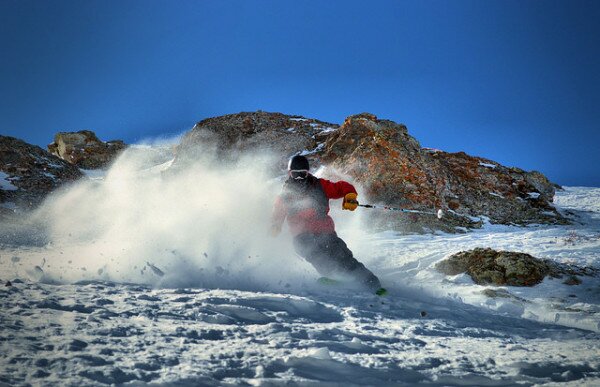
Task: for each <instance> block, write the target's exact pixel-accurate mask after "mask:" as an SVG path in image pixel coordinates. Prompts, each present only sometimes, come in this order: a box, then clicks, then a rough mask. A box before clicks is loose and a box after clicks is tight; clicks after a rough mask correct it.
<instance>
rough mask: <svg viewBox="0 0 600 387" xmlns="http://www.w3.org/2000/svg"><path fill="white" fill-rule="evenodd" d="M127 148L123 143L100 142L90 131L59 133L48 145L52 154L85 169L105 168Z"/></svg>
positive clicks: (114, 141) (117, 141)
mask: <svg viewBox="0 0 600 387" xmlns="http://www.w3.org/2000/svg"><path fill="white" fill-rule="evenodd" d="M125 148H126V145H125V144H124V143H123V141H121V140H113V141H108V142H104V141H100V140H99V139H98V137H96V134H95V133H94V132H92V131H89V130H81V131H79V132H61V133H58V134H56V135H55V136H54V142H53V143H52V144H50V145H48V151H49V152H50V153H52V154H53V155H55V156H57V157H60V158H61V159H63V160H65V161H67V162H69V163H71V164H74V165H76V166H78V167H79V168H83V169H98V168H103V167H105V166H107V165H108V164H109V163H110V162H111V161H112V160H114V159H115V157H116V156H117V155H118V154H119V153H120V152H121V151H122V150H123V149H125Z"/></svg>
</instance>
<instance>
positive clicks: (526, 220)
mask: <svg viewBox="0 0 600 387" xmlns="http://www.w3.org/2000/svg"><path fill="white" fill-rule="evenodd" d="M322 160H323V161H324V162H325V163H327V164H329V165H331V166H333V167H335V168H336V169H337V170H339V171H341V172H343V173H344V174H347V175H350V176H352V177H353V178H354V179H355V180H356V181H357V182H359V183H361V185H362V186H363V187H364V188H366V189H367V193H368V196H369V199H370V200H373V201H375V202H381V203H388V204H390V205H403V206H406V207H410V208H418V209H432V208H442V209H449V210H452V211H453V212H454V213H456V214H460V215H464V216H470V217H477V216H482V215H483V216H486V217H488V218H489V219H490V221H491V222H492V223H502V224H520V225H523V224H531V223H566V220H565V219H564V218H563V217H562V216H561V215H560V214H559V213H558V212H557V211H556V210H555V208H554V207H553V206H552V205H551V204H550V203H551V201H552V199H553V196H554V186H553V185H552V184H551V183H550V182H549V181H548V179H546V178H545V176H543V175H542V174H541V173H539V172H525V171H523V170H520V169H518V168H507V167H504V166H502V165H500V164H498V163H496V162H494V161H491V160H488V159H484V158H480V157H473V156H469V155H467V154H465V153H463V152H459V153H447V152H443V151H440V150H435V149H427V148H422V147H421V146H420V144H419V143H418V141H417V140H416V139H414V138H413V137H412V136H410V135H409V134H408V131H407V129H406V126H404V125H401V124H397V123H395V122H392V121H388V120H379V119H377V117H375V116H373V115H371V114H368V113H367V114H359V115H356V116H351V117H348V118H347V119H346V121H345V122H344V124H343V125H342V126H341V127H340V128H339V130H337V131H335V132H334V133H332V134H331V135H330V136H329V138H328V139H327V141H326V143H325V145H324V149H323V155H322Z"/></svg>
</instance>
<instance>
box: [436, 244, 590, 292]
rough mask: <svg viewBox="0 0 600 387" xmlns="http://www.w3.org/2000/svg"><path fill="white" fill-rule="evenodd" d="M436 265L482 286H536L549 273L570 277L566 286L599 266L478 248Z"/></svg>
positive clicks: (557, 276)
mask: <svg viewBox="0 0 600 387" xmlns="http://www.w3.org/2000/svg"><path fill="white" fill-rule="evenodd" d="M435 268H436V269H437V270H438V271H440V272H442V273H444V274H446V275H458V274H461V273H467V274H468V275H469V276H470V277H471V278H472V279H473V281H474V282H475V283H476V284H479V285H496V286H501V285H506V286H534V285H537V284H539V283H540V282H542V281H543V280H544V278H545V277H546V276H551V277H553V278H563V277H565V276H566V277H567V279H566V280H565V281H564V283H565V284H567V285H579V284H580V283H581V280H580V279H579V278H578V277H577V276H597V275H598V274H599V271H600V270H598V269H594V268H585V267H579V266H576V265H566V264H560V263H557V262H554V261H551V260H545V259H539V258H535V257H533V256H531V255H529V254H526V253H519V252H512V251H496V250H493V249H489V248H476V249H473V250H470V251H462V252H460V253H456V254H453V255H451V256H450V257H448V258H447V259H445V260H443V261H440V262H438V263H437V264H436V266H435Z"/></svg>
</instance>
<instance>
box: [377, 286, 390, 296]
mask: <svg viewBox="0 0 600 387" xmlns="http://www.w3.org/2000/svg"><path fill="white" fill-rule="evenodd" d="M375 294H377V295H378V296H385V295H387V294H388V291H387V289H386V288H379V289H377V290H376V291H375Z"/></svg>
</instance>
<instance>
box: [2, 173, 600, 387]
mask: <svg viewBox="0 0 600 387" xmlns="http://www.w3.org/2000/svg"><path fill="white" fill-rule="evenodd" d="M117 164H118V163H117ZM163 169H164V168H163V167H157V168H155V172H157V173H159V172H160V171H161V170H163ZM144 170H145V171H149V173H151V172H153V170H152V169H148V168H147V167H145V168H144ZM127 171H128V170H127V168H121V169H119V168H118V166H117V167H114V168H113V170H111V171H109V173H108V175H107V176H106V178H105V180H98V179H96V180H94V181H93V182H91V183H89V184H87V183H86V184H87V185H82V187H80V189H81V190H83V191H82V192H83V193H85V195H83V194H81V192H80V193H78V192H77V191H76V190H75V192H70V193H66V194H65V195H67V196H66V198H67V199H68V200H67V201H66V202H62V201H60V200H58V201H57V202H55V203H53V204H52V203H51V204H49V206H54V207H55V208H60V209H61V210H62V211H64V212H62V213H60V215H61V216H63V217H64V219H58V218H57V217H55V220H56V222H57V223H59V224H66V225H69V227H68V228H67V230H71V231H72V234H73V235H71V233H68V234H65V235H63V234H64V233H60V234H52V235H51V236H49V237H48V240H47V241H46V242H47V243H35V244H32V243H27V240H26V239H24V240H22V241H21V240H19V241H17V240H14V241H13V242H14V243H4V244H2V245H0V280H2V281H3V282H6V281H8V280H10V281H11V285H12V286H2V287H0V326H1V327H2V328H1V329H0V384H3V383H4V384H6V385H27V384H35V385H61V386H63V385H73V386H80V385H104V384H132V385H145V384H161V385H162V384H166V385H224V384H235V385H240V384H247V385H274V384H275V385H279V384H285V383H290V384H292V385H308V384H316V383H319V384H325V385H345V386H346V385H377V386H382V385H383V386H385V385H394V386H397V385H415V384H425V385H434V386H435V385H438V386H442V385H444V386H445V385H477V386H493V385H503V386H504V385H517V384H518V385H553V384H556V385H558V384H560V385H589V386H594V385H599V384H600V356H599V355H600V334H599V333H598V331H599V330H600V327H599V322H600V318H599V313H598V312H599V308H600V307H599V304H600V282H599V279H597V278H585V279H583V283H582V284H581V285H578V286H567V285H565V284H563V283H562V280H558V279H554V280H550V279H547V280H546V281H544V282H543V283H542V284H540V285H539V286H536V287H534V288H527V289H525V288H494V289H493V290H496V291H502V292H504V295H505V297H504V298H488V297H486V296H484V295H483V294H482V291H484V290H485V289H487V288H488V287H483V286H479V285H475V284H473V283H472V281H471V280H470V279H469V278H468V277H465V276H456V277H445V276H443V275H442V274H440V273H437V272H436V271H435V270H434V269H433V266H434V265H435V263H436V262H438V261H439V260H441V259H444V258H445V257H446V256H448V255H449V254H452V253H454V252H457V251H461V250H467V249H471V248H474V247H492V248H497V249H507V250H517V251H524V252H527V253H530V254H532V255H534V256H537V257H543V258H550V259H554V260H557V261H560V262H573V263H577V264H579V265H591V266H594V267H600V189H598V188H582V187H569V188H566V189H565V191H561V192H559V193H558V194H557V198H556V203H557V205H558V206H560V208H561V210H562V211H565V212H566V211H570V212H571V213H573V214H575V215H577V216H578V218H577V219H579V223H576V224H574V225H572V226H566V227H565V226H563V227H555V226H532V227H526V228H518V227H506V226H495V225H486V226H485V228H484V229H482V230H477V231H475V232H471V233H467V234H458V235H449V234H436V235H412V236H401V235H398V234H395V233H392V232H385V233H380V234H375V235H368V234H365V233H363V232H362V231H361V230H360V227H357V226H359V225H360V212H359V211H356V213H355V214H353V217H352V218H350V217H349V215H348V213H347V212H346V213H341V211H340V212H338V211H333V216H334V218H335V219H336V221H337V223H338V226H339V234H340V235H341V236H342V238H344V239H345V240H346V241H347V242H348V245H349V246H350V248H351V249H352V250H353V251H354V252H355V255H356V256H357V257H359V259H360V260H361V261H363V262H364V263H365V264H366V265H367V266H368V267H369V268H371V269H372V270H373V271H374V272H375V273H377V274H378V275H380V276H381V278H382V281H383V282H384V284H385V285H386V286H387V287H388V288H389V290H390V295H389V296H388V297H384V298H380V297H377V296H374V295H370V294H366V293H364V292H361V291H360V290H357V289H353V288H351V287H343V286H323V285H319V284H317V283H316V282H315V279H316V278H317V275H316V273H315V272H314V271H313V270H312V268H311V267H310V266H309V265H308V264H306V263H305V262H303V261H301V260H300V259H299V258H297V257H295V256H294V255H293V253H291V252H290V245H289V239H287V238H286V237H285V235H284V236H283V237H281V238H279V239H276V240H272V239H268V238H266V237H260V236H259V235H261V234H260V233H254V231H255V230H252V228H250V229H249V231H248V232H249V233H250V234H249V237H248V238H247V239H246V238H244V237H243V236H240V235H239V233H240V232H243V230H246V229H248V227H247V226H244V227H246V228H238V227H237V226H236V223H235V222H233V223H229V218H228V213H227V212H226V211H227V210H226V209H227V208H229V207H233V208H234V215H235V216H234V217H233V218H232V219H233V220H234V221H235V220H237V221H239V222H243V223H244V224H245V225H247V224H248V222H249V221H250V220H255V222H256V223H257V224H258V225H260V227H262V226H263V225H262V224H261V223H260V222H261V219H260V218H259V217H257V213H256V212H253V211H250V210H249V209H247V208H246V207H245V206H238V203H237V201H236V200H235V199H236V197H233V198H228V197H227V196H226V193H223V195H225V197H223V198H221V201H222V203H227V206H220V205H215V206H214V209H211V208H213V207H209V206H206V207H203V208H204V210H203V211H204V212H199V213H195V212H194V209H193V207H192V206H191V205H192V204H194V203H202V200H204V199H203V196H202V195H203V194H204V192H205V191H207V190H209V187H210V186H211V185H210V184H208V185H203V186H202V189H198V190H196V189H195V188H194V187H195V186H194V185H193V184H191V183H190V182H191V181H197V180H199V178H198V176H199V175H201V179H200V180H201V181H202V182H204V183H206V182H209V183H210V182H211V181H212V180H211V178H212V176H211V175H209V174H206V172H204V170H198V169H194V171H193V172H194V173H193V175H192V177H193V179H191V180H190V179H187V178H181V179H180V180H174V181H173V184H180V185H181V186H185V187H186V189H187V190H188V191H187V192H190V196H192V197H194V198H195V199H194V200H197V201H196V202H186V200H187V199H186V197H181V196H177V195H176V194H175V193H172V192H171V191H170V190H168V189H166V188H164V187H161V188H162V189H161V192H160V194H161V197H166V198H167V199H165V200H168V211H167V212H162V211H163V210H162V209H161V208H159V207H161V206H160V203H159V202H157V201H155V200H153V197H152V192H153V191H156V190H157V189H158V187H160V186H158V185H154V184H155V181H154V180H153V179H155V177H148V176H146V177H144V178H143V179H149V180H143V181H140V180H139V179H138V178H136V177H135V176H137V174H129V173H127ZM203 173H204V175H202V174H203ZM247 175H248V173H243V174H236V175H235V176H233V178H234V180H235V181H236V182H238V183H240V179H241V186H248V185H249V184H250V183H249V182H248V183H246V181H245V180H243V179H244V178H245V176H247ZM228 178H229V176H228V175H227V174H226V173H225V172H222V173H220V174H219V179H220V181H228ZM190 184H191V185H190ZM136 190H140V191H141V192H145V193H147V195H146V196H148V197H146V198H142V196H140V195H137V196H136V195H135V193H136V192H137V191H136ZM93 193H96V194H93ZM117 193H118V195H119V196H111V195H116V194H117ZM69 195H70V196H69ZM86 195H88V196H89V195H91V196H90V199H89V200H90V201H89V202H85V200H86V199H85V198H86V197H87V196H86ZM128 195H131V196H132V200H131V201H128V202H126V203H127V206H126V208H128V209H129V212H127V213H124V214H121V213H120V212H115V213H112V212H111V213H110V215H111V216H110V217H108V218H107V219H105V218H104V217H103V216H102V214H103V213H105V212H106V211H107V208H108V209H111V210H112V209H114V208H117V209H122V208H124V207H123V206H122V205H121V204H120V203H118V202H119V201H120V200H125V199H123V198H124V197H127V196H128ZM245 195H249V196H250V198H252V195H253V192H252V191H247V192H245ZM105 196H108V200H106V203H104V202H103V198H104V197H105ZM214 196H215V192H214V191H210V192H209V193H208V196H207V197H208V198H214ZM74 198H77V199H78V200H80V201H84V202H85V203H84V205H83V206H82V207H81V208H80V207H75V208H71V207H69V208H67V209H68V210H69V211H66V210H65V206H66V205H67V204H68V205H70V206H76V205H77V204H76V203H75V201H74V200H73V199H74ZM230 199H231V200H230ZM140 201H144V202H145V203H146V205H144V206H142V207H138V205H139V204H140ZM115 202H117V203H115ZM116 204H119V205H118V206H117V207H113V206H115V205H116ZM178 204H181V205H184V204H185V208H184V209H185V211H183V210H182V211H179V210H181V208H179V207H178V206H177V205H178ZM93 206H97V207H98V208H97V209H98V211H92V209H90V207H93ZM107 206H108V207H107ZM200 206H201V205H200ZM84 210H85V211H84ZM260 210H261V211H263V210H264V208H260ZM86 211H89V213H88V212H86ZM211 211H216V213H217V214H219V216H220V217H219V219H220V220H221V223H222V224H220V225H214V226H211V225H212V224H213V223H215V219H217V218H213V215H214V214H213V213H211ZM365 211H366V210H365ZM78 212H83V215H81V214H80V215H78V216H84V217H83V218H80V217H76V218H73V219H70V218H69V216H71V215H72V214H73V213H78ZM174 212H177V213H178V214H179V215H178V217H177V218H170V217H169V214H172V213H174ZM115 214H119V216H117V215H115ZM134 214H138V215H141V214H143V217H142V218H140V217H136V216H133V215H134ZM189 216H192V218H193V219H192V220H189V219H188V217H189ZM202 216H203V218H202ZM129 218H131V222H132V223H129V221H130V220H129ZM80 219H85V220H86V222H88V223H90V222H91V223H97V226H102V227H99V228H93V227H91V226H90V225H89V224H87V223H83V222H82V223H77V222H76V221H77V220H80ZM111 219H112V221H110V220H111ZM140 219H142V220H140ZM156 219H160V220H161V222H156V221H155V220H156ZM121 224H125V225H126V226H127V227H126V229H131V228H135V230H133V231H132V232H131V233H128V234H126V235H122V234H123V230H124V229H123V228H120V225H121ZM73 225H79V226H78V227H75V226H73ZM135 225H137V227H134V226H135ZM165 225H167V226H168V227H167V226H165ZM198 225H199V226H198ZM210 227H216V229H214V230H218V233H214V234H213V233H212V231H214V230H213V229H210ZM260 227H258V226H256V227H255V228H257V229H258V228H260ZM188 229H192V231H193V233H187V230H188ZM199 229H200V230H202V233H199ZM99 230H100V231H101V232H98V231H99ZM175 230H177V231H178V232H177V233H176V232H175ZM224 230H225V231H224ZM227 230H229V232H231V233H238V234H236V238H230V239H220V235H221V234H223V233H224V232H227ZM261 232H262V231H261ZM203 235H208V237H207V238H205V239H203ZM58 236H60V238H59V237H58ZM236 243H237V244H236ZM168 246H170V247H171V248H167V247H168ZM265 273H267V274H268V275H265Z"/></svg>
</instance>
